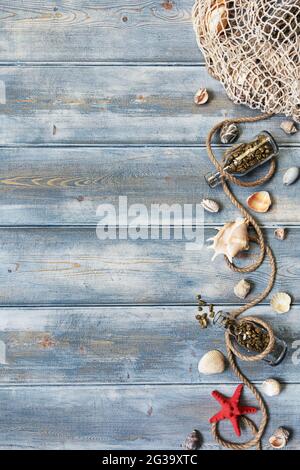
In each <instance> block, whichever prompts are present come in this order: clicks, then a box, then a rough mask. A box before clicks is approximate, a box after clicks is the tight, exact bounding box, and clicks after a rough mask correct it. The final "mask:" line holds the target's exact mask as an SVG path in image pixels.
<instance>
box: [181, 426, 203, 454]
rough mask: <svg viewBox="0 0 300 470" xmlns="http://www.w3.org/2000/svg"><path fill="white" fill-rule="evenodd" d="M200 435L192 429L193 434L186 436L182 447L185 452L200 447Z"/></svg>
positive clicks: (196, 430)
mask: <svg viewBox="0 0 300 470" xmlns="http://www.w3.org/2000/svg"><path fill="white" fill-rule="evenodd" d="M201 441H202V438H201V434H200V432H199V431H198V429H194V431H193V432H191V433H190V434H188V435H187V437H186V439H185V441H184V444H183V447H184V448H185V449H187V450H198V449H200V447H201Z"/></svg>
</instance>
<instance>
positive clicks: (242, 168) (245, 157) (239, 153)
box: [205, 131, 278, 188]
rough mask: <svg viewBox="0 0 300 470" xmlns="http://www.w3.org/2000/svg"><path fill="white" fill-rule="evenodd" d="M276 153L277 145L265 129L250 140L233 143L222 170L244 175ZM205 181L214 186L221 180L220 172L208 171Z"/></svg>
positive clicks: (231, 173)
mask: <svg viewBox="0 0 300 470" xmlns="http://www.w3.org/2000/svg"><path fill="white" fill-rule="evenodd" d="M277 154H278V146H277V144H276V142H275V140H274V138H273V137H272V136H271V134H270V133H269V132H267V131H263V132H261V133H260V134H258V135H257V136H256V137H255V138H254V140H252V141H251V142H246V143H242V144H238V145H234V146H233V147H231V148H230V149H229V150H228V151H227V152H226V157H225V163H224V167H223V170H224V171H225V172H226V173H229V174H230V175H233V176H237V177H240V176H244V175H246V174H247V173H248V172H249V171H252V170H254V168H257V167H258V166H260V165H262V164H263V163H265V162H267V161H268V160H270V158H272V157H274V156H276V155H277ZM205 179H206V182H207V183H208V185H209V186H210V187H211V188H215V187H216V186H217V185H218V184H219V183H221V181H222V175H221V173H220V172H218V171H217V172H215V173H208V174H207V175H206V176H205Z"/></svg>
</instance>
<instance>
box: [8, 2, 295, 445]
mask: <svg viewBox="0 0 300 470" xmlns="http://www.w3.org/2000/svg"><path fill="white" fill-rule="evenodd" d="M192 4H193V0H167V1H164V0H150V1H148V0H140V2H136V1H135V2H134V1H133V0H119V1H118V2H107V1H106V0H90V1H89V2H86V1H85V0H57V1H56V2H55V3H53V2H52V1H48V0H15V1H14V2H11V1H6V0H2V1H1V4H0V226H1V228H0V240H1V242H0V286H1V287H0V402H1V411H0V425H1V427H0V448H4V449H6V448H22V449H24V448H25V449H31V448H32V449H41V448H49V449H65V448H83V449H87V448H97V449H111V448H118V449H151V448H153V449H180V448H181V444H182V442H183V440H184V438H185V436H186V434H187V433H188V432H190V431H191V430H192V429H194V428H198V429H200V431H201V432H202V434H203V436H204V448H205V449H216V448H217V446H216V445H215V443H214V442H213V440H212V437H211V435H210V430H209V425H208V418H209V417H210V415H212V414H213V413H214V412H215V403H214V402H213V401H212V400H211V399H209V394H210V392H211V390H212V389H213V388H214V385H213V384H215V383H217V384H218V388H219V389H220V390H221V391H224V392H226V393H228V394H230V393H231V392H232V389H233V386H234V384H235V382H236V379H235V377H234V376H233V375H232V374H231V372H230V370H229V369H228V368H227V370H226V372H225V373H224V374H223V375H218V376H212V377H203V376H199V374H198V371H197V363H198V360H199V358H200V357H201V356H202V354H203V353H205V352H206V351H207V350H209V349H211V348H218V349H220V350H223V351H224V344H223V340H222V335H221V333H215V332H214V330H212V329H209V330H205V331H199V329H198V326H197V323H196V322H195V320H194V315H195V305H194V304H195V294H197V293H198V292H199V291H201V292H202V293H203V295H204V296H206V297H207V298H208V299H209V300H211V301H214V302H215V303H216V302H217V303H218V304H219V305H220V308H224V309H227V308H232V307H233V306H237V305H240V304H241V303H242V301H240V300H239V299H237V298H236V297H235V296H234V294H233V286H234V284H235V283H236V282H237V281H238V280H239V279H240V275H238V274H232V273H229V271H228V269H227V267H226V266H224V265H223V264H222V263H221V262H218V261H217V262H216V263H215V264H211V263H210V261H209V255H210V254H209V252H208V251H207V250H206V249H203V250H202V251H201V252H199V253H197V252H196V253H195V252H188V251H186V250H185V243H184V241H177V240H174V239H172V240H171V241H166V240H156V241H151V240H137V241H133V240H123V241H118V240H116V241H113V240H112V241H109V240H108V241H102V242H101V241H99V240H98V239H97V237H96V231H95V227H96V224H97V222H98V217H97V214H96V210H97V206H98V205H99V204H101V203H103V202H105V203H114V204H115V203H116V202H117V201H118V197H119V195H127V196H128V201H129V203H131V202H132V203H143V204H145V205H146V207H147V208H149V207H150V205H151V204H152V203H167V204H174V203H180V204H184V203H194V204H195V203H199V202H200V201H201V199H202V198H203V197H213V198H215V199H217V200H218V202H219V203H220V204H221V206H222V211H221V212H220V213H219V214H208V213H207V214H205V218H204V220H203V221H201V222H200V226H202V225H204V226H205V238H208V237H209V236H211V235H212V234H213V233H214V227H215V226H217V225H220V224H222V223H224V222H225V221H227V220H230V219H233V218H235V217H236V215H237V213H236V211H235V210H234V209H233V208H232V207H231V205H230V203H229V202H228V201H227V200H226V198H225V197H224V195H223V194H222V192H221V190H219V189H218V190H216V191H211V190H209V189H208V187H207V186H205V184H204V180H203V175H204V174H205V173H206V172H207V171H210V170H211V165H210V164H209V162H208V159H207V156H206V151H205V148H204V144H205V137H206V134H207V132H208V130H209V128H210V127H211V126H212V125H213V124H214V123H216V122H217V121H218V120H220V119H222V118H224V117H226V116H228V117H232V116H242V115H248V116H249V115H254V114H255V113H254V112H252V111H250V110H248V109H246V108H242V107H238V106H235V105H234V104H233V103H232V102H231V101H229V99H228V98H227V97H226V96H225V94H224V91H223V88H222V86H221V85H220V84H219V83H218V82H216V81H215V80H213V79H212V78H211V77H209V75H208V74H207V72H206V70H205V68H204V67H203V65H202V64H203V60H202V57H201V54H200V52H199V50H198V48H197V46H196V41H195V37H194V33H193V30H192V25H191V7H192ZM201 86H205V87H207V88H208V90H209V93H210V101H209V103H208V104H207V105H205V106H202V107H197V106H196V105H194V103H193V95H194V93H195V91H196V90H197V89H198V88H199V87H201ZM281 120H282V117H281V116H277V117H275V118H272V120H270V121H268V122H265V123H259V124H254V125H251V126H250V125H249V126H247V127H245V126H243V133H242V138H243V139H248V138H249V137H251V136H252V135H253V134H255V133H257V132H258V131H259V130H262V129H263V128H267V129H269V130H271V132H272V133H273V134H274V136H275V137H276V139H277V140H278V142H279V145H280V150H281V156H280V160H279V162H278V172H277V174H276V176H275V177H274V179H273V180H272V181H270V182H269V183H268V184H267V185H265V187H264V189H267V190H269V191H270V193H271V194H272V199H273V205H272V209H271V211H270V212H268V213H267V214H262V215H260V216H259V217H258V220H259V222H260V224H261V225H264V226H265V228H266V229H265V232H266V234H267V237H268V239H269V240H270V243H271V245H272V248H273V250H274V252H275V254H276V257H277V262H278V277H277V283H276V286H275V291H279V290H286V291H287V292H289V293H290V294H291V295H292V297H293V303H294V306H293V308H292V310H291V311H290V312H289V314H287V315H282V316H279V315H276V314H274V313H271V312H270V307H269V305H268V302H265V305H263V306H260V307H257V308H256V309H255V313H256V314H258V315H263V317H265V318H267V319H269V320H270V321H271V322H272V325H273V326H274V329H275V331H276V332H277V334H278V335H279V336H281V337H283V338H285V339H286V341H287V344H288V346H289V353H288V355H287V358H286V360H285V362H284V363H283V364H282V365H281V366H280V367H278V368H277V369H270V368H269V367H268V366H267V365H266V364H262V365H259V364H250V365H249V364H248V365H246V366H245V371H246V372H247V374H249V376H250V377H251V378H252V379H253V380H254V381H255V382H256V383H258V384H260V383H261V382H262V381H263V380H264V379H265V378H267V377H269V376H270V375H275V376H276V377H278V378H279V379H280V380H281V381H282V382H283V383H285V387H284V392H283V394H282V395H281V396H280V397H278V398H269V399H267V402H268V405H269V406H270V408H271V423H270V426H269V428H268V432H267V435H266V437H265V443H266V441H267V437H268V434H270V433H271V431H272V430H273V429H274V428H275V427H278V426H279V425H286V426H287V427H289V428H290V429H291V430H292V431H293V438H292V440H291V441H290V443H289V448H290V449H297V448H298V449H299V446H300V443H299V430H300V427H299V422H300V421H299V412H298V410H299V396H300V394H299V363H300V362H299V361H300V354H299V348H300V343H299V340H298V336H299V334H298V332H299V305H298V304H299V300H300V298H299V292H298V286H299V277H300V273H299V257H300V253H299V246H300V243H299V242H300V231H299V223H300V219H299V217H300V216H299V207H298V206H299V187H300V186H299V183H296V184H295V185H293V186H291V187H289V188H287V187H284V186H283V185H282V175H283V173H284V171H285V170H286V169H287V168H288V167H289V166H292V165H295V164H296V165H297V160H299V151H300V150H299V143H300V140H299V139H300V133H298V134H294V135H291V136H287V135H286V134H284V133H283V131H282V130H281V129H280V128H279V124H280V122H281ZM215 145H216V146H215V149H216V151H217V152H221V149H220V142H219V141H218V139H216V140H215ZM249 193H250V192H249V191H248V190H241V189H238V190H237V195H238V197H239V198H240V200H241V201H242V202H245V201H246V198H247V196H248V195H249ZM145 223H146V222H145ZM284 225H288V226H289V232H288V237H287V239H286V241H283V242H280V241H278V240H275V239H274V235H273V230H274V227H277V226H284ZM173 238H174V237H173ZM240 262H241V263H243V258H241V259H240ZM249 279H251V280H252V282H253V291H252V293H253V294H255V293H256V292H258V291H260V290H261V289H262V288H263V286H265V285H266V282H267V279H268V266H267V264H264V266H262V268H261V269H260V270H259V271H257V272H256V273H253V274H251V275H249ZM222 304H225V305H223V307H222ZM253 313H254V311H253ZM251 400H253V399H252V398H251V396H250V395H248V401H249V403H251ZM282 405H284V407H283V406H282ZM174 410H175V411H174ZM229 436H230V434H229Z"/></svg>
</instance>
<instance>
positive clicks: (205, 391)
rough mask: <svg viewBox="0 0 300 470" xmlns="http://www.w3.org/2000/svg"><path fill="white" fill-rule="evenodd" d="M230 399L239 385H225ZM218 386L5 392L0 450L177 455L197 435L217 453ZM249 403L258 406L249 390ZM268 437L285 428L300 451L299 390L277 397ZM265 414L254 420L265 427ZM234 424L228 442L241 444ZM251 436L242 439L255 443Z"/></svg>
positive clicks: (0, 394)
mask: <svg viewBox="0 0 300 470" xmlns="http://www.w3.org/2000/svg"><path fill="white" fill-rule="evenodd" d="M217 388H218V390H219V391H220V392H222V393H224V394H227V395H228V396H230V395H231V394H232V393H233V391H234V386H233V385H219V386H218V387H217ZM212 390H213V386H212V385H202V386H143V387H141V386H139V387H138V386H130V387H128V386H127V387H126V386H119V387H112V386H107V387H88V386H86V387H28V388H26V387H25V388H23V387H18V388H15V387H5V388H0V400H1V404H2V406H1V407H2V412H1V415H0V424H1V431H0V447H1V448H2V449H5V448H17V449H18V448H30V449H80V448H83V449H106V450H108V449H109V450H111V449H122V450H125V449H162V450H166V449H177V450H180V449H182V448H181V445H182V442H183V441H184V439H185V437H186V435H187V434H188V433H190V432H191V431H192V430H193V429H195V428H196V429H199V430H200V431H201V433H202V435H203V441H204V442H203V447H202V449H216V450H217V449H218V446H217V445H216V444H215V442H214V441H213V438H212V436H211V434H210V424H209V422H208V421H209V418H210V417H211V416H212V415H213V414H215V413H216V412H217V411H218V409H219V405H218V403H216V401H215V400H214V399H213V398H211V397H210V393H211V391H212ZM244 400H245V404H246V403H247V404H249V405H256V403H255V400H254V399H253V397H252V396H251V395H250V394H249V393H248V392H247V391H246V393H245V395H244ZM267 402H268V404H269V405H270V406H271V407H272V414H271V419H270V423H269V426H268V429H267V432H266V435H265V438H264V444H265V445H266V446H268V444H267V438H268V437H269V436H270V435H271V434H272V432H273V431H274V430H275V429H276V428H278V427H279V426H282V425H284V426H286V427H288V428H289V429H291V430H292V431H293V434H292V438H291V440H290V442H289V445H288V449H290V450H292V449H299V446H300V440H299V432H298V431H299V408H300V385H299V384H298V385H288V386H287V387H286V388H285V390H284V391H283V393H282V394H281V395H280V396H279V397H276V398H269V399H268V400H267ZM259 418H260V414H258V415H256V416H255V417H254V419H255V420H256V421H259ZM230 426H231V425H230V423H222V428H221V429H222V431H223V433H224V436H226V437H227V438H229V439H234V440H236V439H237V438H236V437H234V434H233V433H232V428H231V427H230ZM249 437H250V435H249V434H248V433H247V431H246V430H244V431H243V438H244V439H246V438H249Z"/></svg>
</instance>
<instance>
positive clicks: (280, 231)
mask: <svg viewBox="0 0 300 470" xmlns="http://www.w3.org/2000/svg"><path fill="white" fill-rule="evenodd" d="M286 234H287V230H286V229H285V228H283V227H279V228H277V229H276V230H274V235H275V237H276V238H277V239H278V240H284V239H285V238H286Z"/></svg>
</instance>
